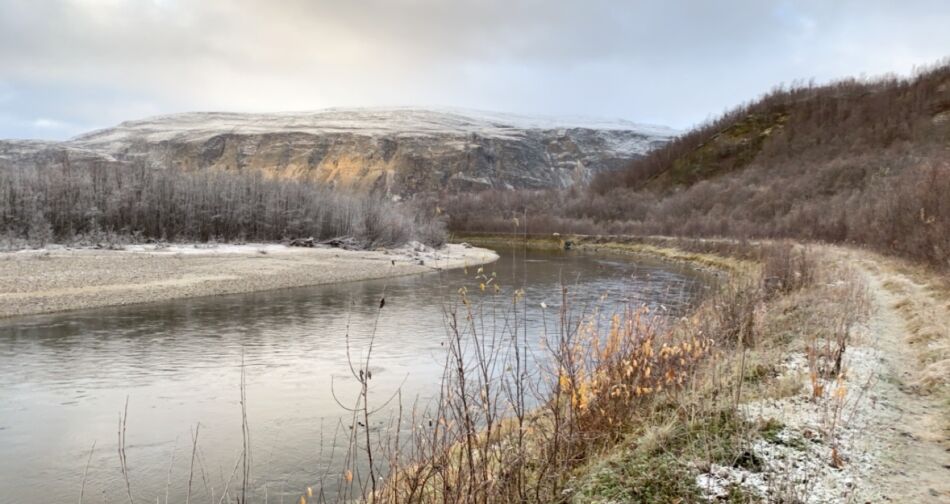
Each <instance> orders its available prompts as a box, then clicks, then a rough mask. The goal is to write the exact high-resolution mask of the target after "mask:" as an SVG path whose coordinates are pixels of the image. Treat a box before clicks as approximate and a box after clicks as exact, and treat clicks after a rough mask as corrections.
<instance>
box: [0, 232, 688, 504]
mask: <svg viewBox="0 0 950 504" xmlns="http://www.w3.org/2000/svg"><path fill="white" fill-rule="evenodd" d="M500 254H501V259H500V260H499V261H498V262H497V263H495V264H492V265H488V266H485V267H484V271H483V272H482V274H483V275H485V277H484V278H488V279H492V281H491V282H489V284H488V287H487V288H486V290H485V293H482V291H481V286H480V284H482V283H485V280H484V278H483V279H481V280H480V279H476V278H475V276H476V275H477V274H478V271H477V269H475V268H470V269H469V270H468V271H464V270H455V271H448V272H440V273H429V274H423V275H416V276H405V277H397V278H392V279H386V280H375V281H366V282H357V283H348V284H337V285H329V286H319V287H311V288H299V289H288V290H281V291H270V292H259V293H251V294H241V295H229V296H217V297H207V298H197V299H187V300H177V301H172V302H162V303H154V304H146V305H133V306H126V307H115V308H107V309H96V310H85V311H75V312H67V313H63V314H54V315H44V316H32V317H21V318H15V319H7V320H0V489H2V490H0V502H3V503H25V502H72V501H75V500H76V499H78V497H79V493H80V489H81V487H82V484H83V483H82V482H83V470H84V467H85V466H86V463H87V460H89V461H90V463H89V470H88V474H87V476H86V478H85V490H84V493H85V501H86V502H103V501H107V502H120V501H123V500H124V501H127V500H128V497H127V496H126V487H125V481H124V478H123V475H122V472H121V470H120V462H119V456H118V453H117V448H118V441H117V437H118V420H119V414H120V412H122V411H123V409H124V407H125V404H126V401H128V417H127V429H126V439H127V442H126V443H127V447H126V459H127V461H128V471H129V481H130V485H131V490H132V493H133V495H134V497H135V500H136V501H137V502H138V501H141V502H151V501H152V500H154V499H156V498H158V499H159V500H160V501H161V502H165V496H166V492H167V494H168V495H169V500H168V501H169V502H183V501H184V495H185V492H186V488H187V485H188V479H189V472H190V467H191V466H190V463H191V452H192V446H193V445H192V435H193V431H194V429H195V427H196V425H197V424H199V423H200V429H199V442H198V445H197V446H198V454H197V464H198V465H197V466H196V467H195V469H194V471H195V476H194V482H193V495H194V496H193V501H196V502H208V501H209V497H210V495H209V494H210V493H211V489H212V488H213V489H214V492H216V493H215V496H216V497H215V499H218V498H219V497H220V494H221V493H222V491H223V487H224V486H225V484H226V482H227V480H228V479H229V478H230V479H232V485H236V484H237V480H239V479H240V471H239V472H238V474H237V475H236V476H235V477H234V478H231V476H230V475H231V474H232V472H233V470H234V467H235V463H236V461H237V460H238V458H239V457H240V454H241V450H242V448H241V446H242V430H241V405H240V392H241V391H240V382H241V371H242V365H241V363H242V360H243V362H244V371H245V381H246V389H245V390H246V396H247V419H248V425H249V429H250V437H251V447H252V452H251V453H252V469H253V472H252V475H253V478H254V485H253V488H254V492H255V494H254V495H255V501H258V500H259V501H263V494H264V492H265V491H266V493H267V496H268V500H269V501H271V502H280V499H281V496H284V500H285V502H293V501H294V499H296V497H297V496H299V495H300V494H301V492H302V491H304V489H305V488H306V487H307V486H308V485H313V484H314V482H315V481H316V480H317V476H318V474H319V473H321V472H322V471H325V470H329V471H334V470H336V469H335V466H336V465H339V463H340V460H339V456H340V455H339V453H340V452H339V446H338V445H339V438H340V437H341V434H340V432H339V430H340V429H341V427H340V422H339V419H340V418H341V416H342V415H343V413H344V412H343V410H342V408H341V407H340V405H339V404H338V403H337V401H336V400H335V399H334V397H333V393H334V392H335V393H336V395H337V397H338V398H341V400H343V401H347V400H351V399H353V398H355V397H356V396H355V388H354V387H355V380H353V378H352V377H351V376H350V371H349V367H348V364H347V343H346V334H347V333H349V335H350V342H351V348H352V349H353V352H354V353H355V354H358V353H359V352H361V351H362V350H363V349H365V347H366V344H367V343H368V341H369V339H370V337H371V334H372V332H373V327H374V326H376V327H377V329H376V334H375V346H374V349H373V360H372V367H371V369H372V370H373V373H374V382H376V383H379V384H380V388H381V390H379V391H378V393H377V394H376V397H388V395H389V394H390V393H391V392H392V391H393V390H395V389H396V388H401V390H402V397H403V398H404V401H410V400H415V399H406V398H422V399H423V400H424V399H425V398H426V397H428V396H429V395H431V394H432V393H434V392H435V391H436V390H437V388H438V384H439V379H440V377H441V373H442V363H443V352H444V349H445V347H444V346H443V342H444V340H445V337H446V334H447V333H446V326H445V319H444V316H445V313H446V309H447V308H446V306H447V305H451V304H452V303H454V301H455V300H456V299H457V298H458V290H459V288H460V287H463V286H464V287H466V288H467V289H468V290H469V292H471V293H472V294H471V295H472V296H473V297H475V296H492V295H494V296H496V297H497V298H500V299H505V298H508V299H510V296H511V295H512V293H513V292H514V290H515V289H517V288H523V289H524V292H525V299H526V300H527V301H526V303H525V305H526V306H528V307H529V308H528V317H527V321H528V334H529V337H531V338H537V335H538V334H539V333H540V331H541V327H542V326H543V324H544V322H545V320H544V319H545V317H554V316H555V315H554V313H555V312H556V310H557V308H558V305H559V303H560V299H561V289H560V286H561V285H564V286H566V287H567V289H568V292H569V294H570V296H571V298H572V299H574V304H575V305H576V306H581V305H586V304H598V305H600V306H601V309H602V310H607V311H609V310H611V309H616V308H617V307H619V306H621V305H622V304H623V303H628V302H631V303H646V304H648V305H651V306H653V307H654V308H655V309H657V310H659V311H661V312H668V313H673V314H676V313H682V311H683V310H684V309H685V308H686V307H687V306H688V305H689V304H690V303H691V302H692V301H693V300H694V299H696V295H697V293H699V292H701V291H702V289H703V286H704V285H706V282H705V281H704V279H703V278H702V277H701V276H700V275H697V274H696V273H695V272H692V271H690V270H688V269H686V268H683V267H679V266H674V265H670V264H666V263H662V262H653V261H644V260H641V259H637V260H634V259H632V258H630V257H625V256H609V255H590V254H584V253H580V252H528V253H527V254H526V255H522V254H521V253H514V252H512V251H505V250H502V251H500ZM495 283H498V285H499V286H500V292H499V293H498V294H490V293H492V292H493V286H494V284H495ZM382 297H385V299H386V303H385V307H384V308H383V309H382V310H379V304H380V299H381V298H382ZM603 300H606V301H603ZM542 304H543V305H544V306H545V307H546V308H542ZM377 314H379V319H378V324H377V320H376V319H377ZM343 436H344V437H345V434H344V435H343ZM335 440H336V441H335ZM93 443H95V449H94V450H92V446H93ZM334 447H336V448H337V450H336V451H335V450H334ZM334 453H335V456H334V458H331V456H330V455H331V454H334ZM90 454H91V458H90ZM265 487H266V490H265ZM232 488H233V486H232Z"/></svg>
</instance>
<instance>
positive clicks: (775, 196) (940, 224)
mask: <svg viewBox="0 0 950 504" xmlns="http://www.w3.org/2000/svg"><path fill="white" fill-rule="evenodd" d="M948 139H950V64H948V63H947V62H943V63H941V64H938V65H935V66H933V67H930V68H924V69H921V70H920V71H919V72H918V73H917V74H916V75H915V76H913V77H911V78H897V77H884V78H879V79H869V80H866V79H848V80H843V81H840V82H836V83H832V84H828V85H820V86H819V85H814V84H812V83H800V84H794V85H792V86H791V87H788V88H784V87H779V88H776V89H775V90H773V91H772V92H770V93H768V94H767V95H765V96H763V97H762V98H760V99H758V100H756V101H754V102H751V103H748V104H746V105H742V106H740V107H738V108H736V109H734V110H732V111H729V112H727V113H726V114H724V115H723V116H721V117H719V118H718V119H715V120H713V121H711V122H709V123H707V124H704V125H701V126H699V127H697V128H696V129H694V130H692V131H690V132H688V133H686V134H684V135H682V136H681V137H679V138H677V139H675V140H674V141H672V142H670V143H669V144H667V145H665V146H663V147H660V148H658V149H656V150H654V151H652V152H650V153H649V154H648V155H647V156H646V157H644V158H642V159H639V160H636V161H634V162H632V163H631V164H630V165H629V166H628V167H627V168H626V169H624V170H621V171H617V172H606V173H603V174H601V175H599V176H598V177H596V178H595V180H593V181H592V183H591V184H590V187H586V188H580V187H575V188H570V189H566V190H550V191H485V192H481V193H466V194H459V195H447V196H445V197H444V198H443V200H442V202H441V207H442V208H443V209H444V210H445V212H446V213H447V214H448V215H449V217H450V222H449V225H450V229H451V230H453V231H456V232H478V231H481V232H511V231H512V226H513V222H517V224H518V226H517V227H518V231H519V232H521V231H525V230H527V231H528V232H531V233H541V232H547V233H552V232H558V233H563V234H566V233H578V234H610V235H664V236H690V237H728V238H733V239H750V238H772V239H775V238H794V239H798V240H803V241H824V242H831V243H844V244H857V245H864V246H868V247H872V248H874V249H876V250H878V251H881V252H884V253H888V254H894V255H897V256H901V257H904V258H907V259H911V260H914V261H919V262H925V263H928V264H930V265H932V266H936V267H938V268H947V267H950V198H947V197H946V195H947V194H950V162H948V161H947V159H948V156H950V143H948V142H950V140H948Z"/></svg>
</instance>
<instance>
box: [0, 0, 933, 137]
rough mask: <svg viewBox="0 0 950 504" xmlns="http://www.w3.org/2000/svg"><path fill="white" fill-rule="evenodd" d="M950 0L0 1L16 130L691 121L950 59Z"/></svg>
mask: <svg viewBox="0 0 950 504" xmlns="http://www.w3.org/2000/svg"><path fill="white" fill-rule="evenodd" d="M947 26H950V3H948V2H945V1H936V0H934V1H928V0H921V1H910V0H908V1H903V2H890V1H884V0H863V1H855V0H840V1H835V2H828V1H818V0H811V1H809V0H804V1H794V2H793V1H775V2H769V1H760V0H724V1H719V2H707V1H701V0H696V1H691V2H690V1H670V2H632V1H621V0H617V1H600V0H586V1H584V2H578V1H572V0H547V1H541V0H507V1H499V0H477V1H475V0H348V1H335V0H283V1H280V2H275V1H264V0H232V1H224V0H47V1H42V2H38V1H35V0H0V138H66V137H69V136H71V135H74V134H77V133H79V132H82V131H87V130H89V129H93V128H97V127H104V126H109V125H112V124H115V123H117V122H120V121H122V120H126V119H134V118H140V117H143V116H148V115H154V114H159V113H170V112H178V111H190V110H228V111H278V110H308V109H318V108H325V107H333V106H393V105H415V106H454V107H467V108H477V109H486V110H498V111H506V112H515V113H523V114H545V115H586V116H602V117H616V118H624V119H629V120H635V121H641V122H652V123H660V124H667V125H670V126H674V127H680V128H684V127H688V126H690V125H692V124H695V123H696V122H699V121H702V120H704V119H706V118H708V117H709V116H711V115H715V114H718V113H720V112H722V111H723V110H725V109H726V108H728V107H731V106H734V105H736V104H738V103H741V102H743V101H746V100H748V99H751V98H753V97H755V96H756V95H758V94H760V93H762V92H765V91H767V90H768V89H770V88H771V87H772V86H774V85H776V84H779V83H782V82H785V83H788V82H790V81H792V80H795V79H809V78H814V79H816V80H818V81H826V80H830V79H834V78H840V77H845V76H849V75H861V74H865V75H877V74H881V73H886V72H895V73H899V74H908V73H910V72H911V71H912V69H913V68H914V66H917V65H923V64H928V63H933V62H935V61H937V60H939V59H940V58H944V57H946V56H948V55H950V30H947V29H946V27H947Z"/></svg>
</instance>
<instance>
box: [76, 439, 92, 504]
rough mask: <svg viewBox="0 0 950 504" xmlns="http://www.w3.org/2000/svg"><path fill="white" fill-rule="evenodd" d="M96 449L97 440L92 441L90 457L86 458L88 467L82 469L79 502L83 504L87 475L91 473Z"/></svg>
mask: <svg viewBox="0 0 950 504" xmlns="http://www.w3.org/2000/svg"><path fill="white" fill-rule="evenodd" d="M95 451H96V442H95V441H93V442H92V448H90V449H89V458H87V459H86V468H85V469H83V470H82V485H80V487H79V504H82V497H83V494H85V493H86V475H87V474H89V464H90V463H91V462H92V454H93V452H95Z"/></svg>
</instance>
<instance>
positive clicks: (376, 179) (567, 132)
mask: <svg viewBox="0 0 950 504" xmlns="http://www.w3.org/2000/svg"><path fill="white" fill-rule="evenodd" d="M674 133H675V132H674V131H673V130H670V129H668V128H663V127H657V126H645V125H639V124H635V123H631V122H626V121H602V120H595V119H584V118H567V119H559V118H546V117H527V116H517V115H509V114H497V113H488V112H477V111H468V110H455V109H444V110H424V109H412V108H392V109H371V108H367V109H328V110H322V111H316V112H294V113H275V114H238V113H218V112H195V113H184V114H174V115H167V116H160V117H153V118H149V119H143V120H137V121H128V122H124V123H122V124H120V125H118V126H116V127H114V128H108V129H104V130H100V131H95V132H91V133H88V134H85V135H81V136H79V137H77V138H74V139H72V140H70V141H67V142H62V143H59V144H51V143H41V142H0V163H3V162H4V161H6V162H7V163H8V164H10V163H21V164H22V163H27V164H30V163H35V162H36V160H37V159H39V160H40V161H41V162H45V161H49V160H51V159H52V160H56V159H62V158H63V157H64V156H66V155H67V154H68V157H69V158H70V159H71V160H73V159H76V158H79V157H81V158H85V159H89V158H96V157H98V158H99V160H100V161H102V162H114V161H118V162H127V163H141V162H144V163H146V164H147V165H149V166H155V167H176V168H182V169H185V170H198V169H205V168H211V169H216V170H225V171H233V170H237V171H245V170H256V171H260V172H263V173H265V174H268V175H274V176H277V177H279V178H289V179H295V180H308V181H314V182H320V183H322V184H327V185H331V186H334V187H345V188H351V189H356V190H359V191H363V192H373V193H376V194H385V195H387V196H400V197H406V196H411V195H413V194H415V193H418V192H436V191H449V192H452V191H462V190H479V189H488V188H504V189H526V188H530V189H540V188H552V187H554V188H561V187H567V186H570V185H572V184H574V183H577V182H587V181H589V180H590V179H591V178H592V177H593V176H594V175H596V174H597V173H600V172H603V171H608V170H612V169H619V168H622V167H623V166H625V165H626V164H627V163H629V162H630V161H631V160H632V159H635V158H637V157H639V156H641V155H643V154H645V153H646V152H648V151H649V150H650V149H652V148H654V147H656V146H658V145H660V144H662V143H664V142H666V141H667V140H669V139H670V138H671V137H672V136H673V134H674ZM5 153H6V155H5Z"/></svg>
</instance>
